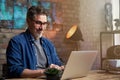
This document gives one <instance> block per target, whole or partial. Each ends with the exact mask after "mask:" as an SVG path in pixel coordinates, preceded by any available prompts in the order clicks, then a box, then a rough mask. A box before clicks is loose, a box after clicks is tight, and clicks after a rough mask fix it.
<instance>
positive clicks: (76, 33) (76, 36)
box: [66, 25, 84, 41]
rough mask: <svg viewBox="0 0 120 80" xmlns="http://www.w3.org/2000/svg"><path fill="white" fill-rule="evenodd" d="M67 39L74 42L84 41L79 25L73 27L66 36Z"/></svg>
mask: <svg viewBox="0 0 120 80" xmlns="http://www.w3.org/2000/svg"><path fill="white" fill-rule="evenodd" d="M66 38H67V39H70V40H73V41H79V40H81V41H84V40H83V36H82V32H81V30H80V29H79V28H78V26H77V25H73V26H72V27H71V28H70V29H69V31H68V32H67V34H66Z"/></svg>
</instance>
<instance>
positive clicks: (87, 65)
mask: <svg viewBox="0 0 120 80" xmlns="http://www.w3.org/2000/svg"><path fill="white" fill-rule="evenodd" d="M96 55H97V51H72V52H71V54H70V57H69V59H68V62H67V64H66V66H65V70H64V72H63V74H62V76H61V80H66V79H67V80H68V79H73V78H80V77H84V76H87V74H88V72H89V71H90V70H91V68H92V65H93V63H94V61H95V59H96Z"/></svg>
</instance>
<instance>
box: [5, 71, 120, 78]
mask: <svg viewBox="0 0 120 80" xmlns="http://www.w3.org/2000/svg"><path fill="white" fill-rule="evenodd" d="M6 80H44V79H32V78H25V79H6ZM71 80H120V74H111V73H106V72H104V71H101V70H94V71H90V72H89V74H88V75H87V76H86V77H82V78H76V79H71Z"/></svg>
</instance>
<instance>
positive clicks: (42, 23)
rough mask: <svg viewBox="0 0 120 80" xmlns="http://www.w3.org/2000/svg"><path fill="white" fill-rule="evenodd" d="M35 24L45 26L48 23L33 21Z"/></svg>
mask: <svg viewBox="0 0 120 80" xmlns="http://www.w3.org/2000/svg"><path fill="white" fill-rule="evenodd" d="M33 21H34V22H35V23H36V24H39V25H47V24H48V22H41V21H35V20H33Z"/></svg>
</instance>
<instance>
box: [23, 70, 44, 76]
mask: <svg viewBox="0 0 120 80" xmlns="http://www.w3.org/2000/svg"><path fill="white" fill-rule="evenodd" d="M44 71H45V70H44V69H40V70H30V69H24V70H23V72H22V74H21V77H22V78H35V77H39V76H42V75H44Z"/></svg>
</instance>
